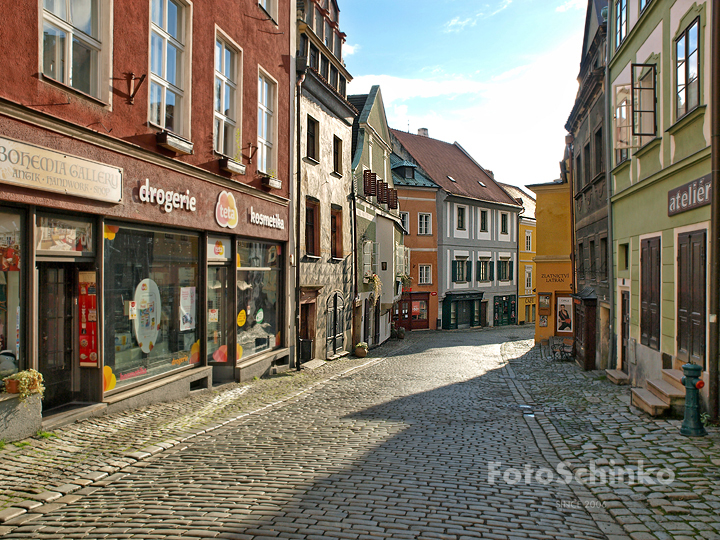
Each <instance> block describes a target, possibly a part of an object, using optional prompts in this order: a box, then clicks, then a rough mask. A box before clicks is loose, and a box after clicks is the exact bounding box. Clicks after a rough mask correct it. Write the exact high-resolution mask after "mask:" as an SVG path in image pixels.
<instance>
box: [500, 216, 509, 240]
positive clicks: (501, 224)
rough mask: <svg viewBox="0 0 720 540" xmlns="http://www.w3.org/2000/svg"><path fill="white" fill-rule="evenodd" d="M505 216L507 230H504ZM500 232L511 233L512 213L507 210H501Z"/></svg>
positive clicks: (503, 233)
mask: <svg viewBox="0 0 720 540" xmlns="http://www.w3.org/2000/svg"><path fill="white" fill-rule="evenodd" d="M503 217H504V218H505V224H506V227H505V231H504V232H503ZM500 234H502V235H505V236H507V235H509V234H510V214H508V213H507V212H500Z"/></svg>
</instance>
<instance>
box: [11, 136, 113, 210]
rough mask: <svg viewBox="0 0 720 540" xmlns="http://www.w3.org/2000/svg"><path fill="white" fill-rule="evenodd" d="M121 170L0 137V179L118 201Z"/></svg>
mask: <svg viewBox="0 0 720 540" xmlns="http://www.w3.org/2000/svg"><path fill="white" fill-rule="evenodd" d="M122 175H123V170H122V169H120V168H118V167H110V166H108V165H104V164H102V163H97V162H95V161H89V160H87V159H83V158H79V157H75V156H69V155H67V154H61V153H60V152H55V151H53V150H49V149H47V148H42V147H40V146H35V145H32V144H27V143H23V142H19V141H14V140H12V139H7V138H5V137H0V182H5V183H6V184H14V185H16V186H22V187H28V188H32V189H40V190H43V191H53V192H55V193H62V194H65V195H74V196H76V197H83V198H85V199H94V200H97V201H107V202H111V203H120V202H122Z"/></svg>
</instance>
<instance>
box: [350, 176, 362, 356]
mask: <svg viewBox="0 0 720 540" xmlns="http://www.w3.org/2000/svg"><path fill="white" fill-rule="evenodd" d="M350 180H351V185H352V193H351V200H352V216H351V217H352V235H353V240H352V241H353V257H352V262H353V301H352V313H353V316H352V321H353V325H352V340H353V343H352V346H353V347H355V344H356V343H358V341H361V340H358V339H357V337H358V336H357V335H356V334H355V328H356V326H357V325H356V324H355V302H357V300H358V243H357V196H356V194H355V174H354V173H353V174H351V179H350ZM361 313H362V312H361ZM360 317H362V315H360Z"/></svg>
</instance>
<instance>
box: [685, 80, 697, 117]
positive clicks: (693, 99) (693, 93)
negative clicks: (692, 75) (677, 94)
mask: <svg viewBox="0 0 720 540" xmlns="http://www.w3.org/2000/svg"><path fill="white" fill-rule="evenodd" d="M698 87H699V84H698V80H697V79H695V80H694V81H693V82H691V83H690V84H688V85H687V87H686V88H687V108H688V110H690V109H693V108H695V107H697V106H698Z"/></svg>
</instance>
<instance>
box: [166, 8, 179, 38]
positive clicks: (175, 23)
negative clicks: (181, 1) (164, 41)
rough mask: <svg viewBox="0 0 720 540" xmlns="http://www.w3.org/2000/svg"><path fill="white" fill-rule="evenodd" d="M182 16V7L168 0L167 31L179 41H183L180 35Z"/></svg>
mask: <svg viewBox="0 0 720 540" xmlns="http://www.w3.org/2000/svg"><path fill="white" fill-rule="evenodd" d="M181 16H182V8H181V7H180V6H179V5H178V4H176V3H175V2H173V1H172V0H171V1H170V2H168V17H167V28H166V30H167V33H168V34H170V35H171V36H172V37H174V38H175V39H177V40H178V41H182V39H181V36H180V17H181Z"/></svg>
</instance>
